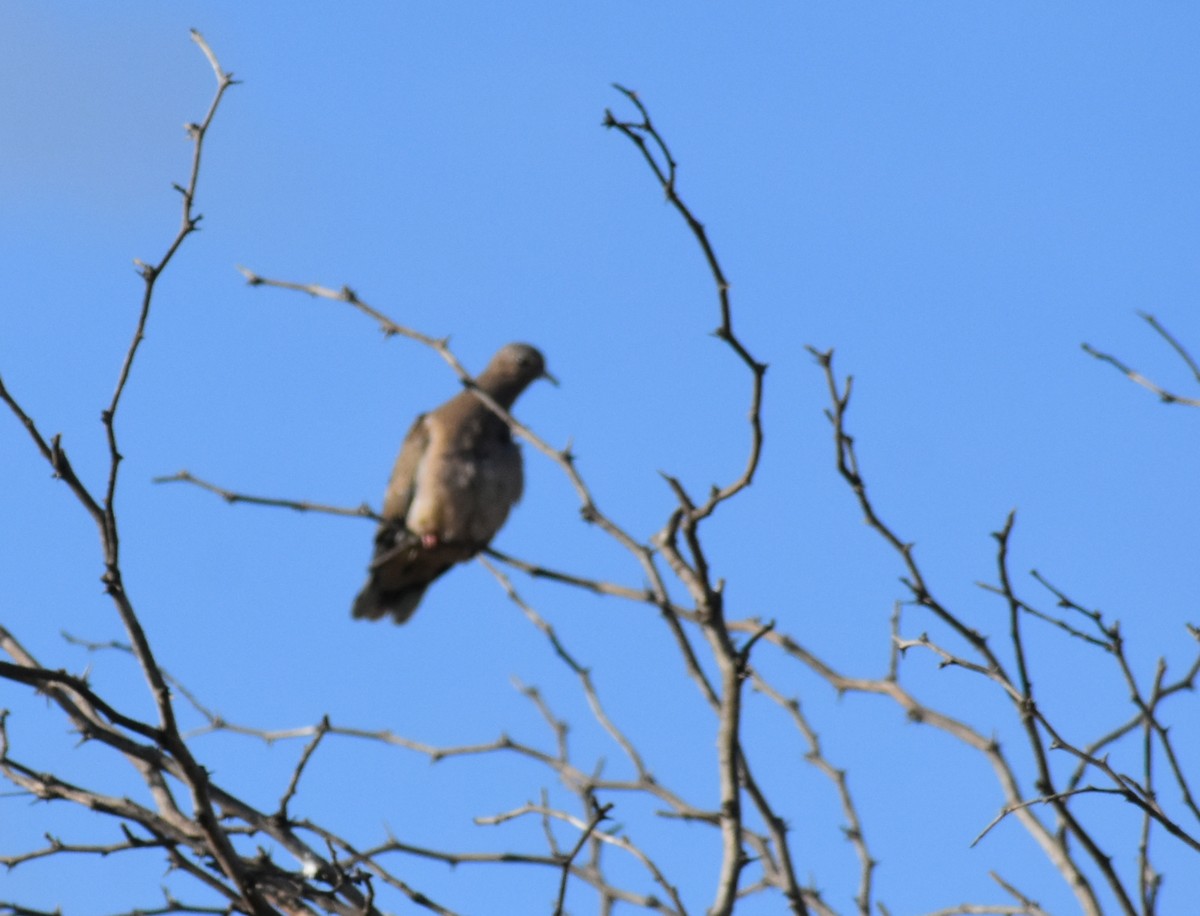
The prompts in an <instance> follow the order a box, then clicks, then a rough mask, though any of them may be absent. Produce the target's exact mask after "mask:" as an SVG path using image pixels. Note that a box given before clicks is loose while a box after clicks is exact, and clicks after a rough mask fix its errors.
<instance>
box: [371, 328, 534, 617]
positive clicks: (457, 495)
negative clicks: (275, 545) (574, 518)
mask: <svg viewBox="0 0 1200 916" xmlns="http://www.w3.org/2000/svg"><path fill="white" fill-rule="evenodd" d="M539 378H545V379H548V380H549V381H551V382H553V383H555V384H557V380H556V379H555V378H554V377H553V376H552V375H550V373H549V372H547V371H546V361H545V359H544V358H543V357H542V354H541V353H540V352H538V351H537V350H536V349H535V348H533V347H531V346H529V345H528V344H522V343H511V344H508V345H507V346H505V347H503V348H502V349H501V350H500V351H499V352H498V353H497V354H496V355H495V356H494V357H492V361H491V362H490V363H488V366H487V368H486V369H484V370H483V372H482V374H480V376H479V377H478V378H476V379H475V383H474V385H475V387H476V388H478V390H479V391H482V392H483V393H485V394H487V395H489V396H490V397H491V398H492V400H494V401H495V402H496V403H497V404H499V405H500V406H501V407H503V408H504V409H505V410H511V409H512V406H513V403H514V402H515V401H516V399H517V396H518V395H519V394H520V393H521V392H522V391H524V390H525V389H526V387H528V386H529V384H530V383H531V382H533V381H535V380H536V379H539ZM523 488H524V473H523V471H522V466H521V449H520V447H519V446H518V445H517V443H516V442H514V441H513V438H512V432H511V430H510V429H509V427H508V424H507V423H506V422H505V421H504V420H502V419H501V418H500V417H499V416H497V415H496V413H495V412H494V411H493V410H492V409H491V408H489V407H488V406H487V405H486V404H484V403H483V401H482V400H480V399H479V398H478V397H477V396H476V395H475V394H474V393H473V392H472V391H471V390H470V388H469V387H468V388H467V389H466V390H464V391H461V392H459V393H458V394H457V395H456V396H455V397H453V398H451V399H450V400H449V401H447V402H446V403H445V404H443V405H441V406H440V407H438V408H436V409H434V410H431V411H430V412H429V413H425V414H422V415H421V416H419V417H417V419H416V421H415V422H414V423H413V425H412V428H411V429H410V430H409V431H408V435H407V436H405V437H404V444H403V445H402V446H401V447H400V455H399V457H397V459H396V465H395V467H394V469H393V470H392V477H391V481H390V482H389V484H388V488H387V493H386V494H385V496H384V501H383V522H382V523H381V524H380V526H379V529H378V531H377V532H376V535H375V553H374V556H373V558H372V560H371V565H370V566H369V567H368V572H369V578H368V579H367V584H366V585H365V586H364V587H363V589H362V591H361V592H359V594H358V597H357V598H356V599H355V600H354V608H353V611H352V613H353V616H354V617H356V618H365V619H367V620H379V619H380V618H382V617H385V616H390V617H391V618H392V620H393V621H395V622H396V623H404V622H405V621H406V620H408V618H409V617H411V616H412V615H413V612H414V611H415V610H416V609H417V605H418V604H420V602H421V597H422V596H423V595H424V594H425V590H426V589H427V588H429V586H430V584H431V583H432V582H433V581H434V580H435V579H437V578H438V577H439V576H441V575H442V574H443V573H445V572H446V571H447V570H448V569H450V568H451V567H452V566H454V564H456V563H461V562H463V561H465V560H469V559H471V557H473V556H475V555H476V554H477V553H479V552H480V551H481V550H483V549H484V548H485V547H487V546H488V544H489V543H490V542H491V540H492V538H493V537H495V536H496V532H498V531H499V530H500V527H501V526H502V525H503V524H504V521H505V519H506V518H508V513H509V510H510V509H512V507H513V505H515V504H516V502H517V500H519V499H520V498H521V491H522V490H523Z"/></svg>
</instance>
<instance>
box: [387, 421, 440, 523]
mask: <svg viewBox="0 0 1200 916" xmlns="http://www.w3.org/2000/svg"><path fill="white" fill-rule="evenodd" d="M427 416H428V414H421V415H420V416H419V417H417V419H416V420H415V421H414V422H413V425H412V428H411V429H409V431H408V435H407V436H405V437H404V444H403V445H402V446H400V454H399V455H398V456H397V458H396V464H395V467H393V468H392V478H391V480H390V481H388V487H387V492H386V493H385V494H384V497H383V517H384V518H385V519H387V520H388V521H389V522H391V523H392V524H393V525H396V524H400V525H403V524H404V518H405V516H406V515H408V508H409V506H411V505H412V502H413V497H414V496H415V495H416V490H417V471H418V470H419V469H420V467H421V459H422V458H424V457H425V452H426V450H427V449H428V448H429V426H428V425H427V424H426V422H425V420H426V417H427Z"/></svg>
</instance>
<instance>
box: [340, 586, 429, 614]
mask: <svg viewBox="0 0 1200 916" xmlns="http://www.w3.org/2000/svg"><path fill="white" fill-rule="evenodd" d="M428 587H429V583H428V582H422V583H420V584H414V585H410V586H407V587H406V588H399V589H392V590H388V591H384V590H382V589H380V588H379V586H378V585H377V584H376V583H375V582H374V581H371V582H368V583H367V584H366V586H365V587H364V588H363V590H362V591H361V592H359V593H358V597H357V598H355V599H354V609H353V611H352V612H351V613H352V614H353V615H354V617H355V618H357V619H366V620H379V619H380V618H381V617H386V616H388V615H391V618H392V620H393V621H395V622H396V623H404V622H405V621H406V620H408V618H409V617H411V616H412V615H413V612H414V611H416V609H417V605H419V604H420V603H421V598H422V597H423V596H424V594H425V589H427V588H428Z"/></svg>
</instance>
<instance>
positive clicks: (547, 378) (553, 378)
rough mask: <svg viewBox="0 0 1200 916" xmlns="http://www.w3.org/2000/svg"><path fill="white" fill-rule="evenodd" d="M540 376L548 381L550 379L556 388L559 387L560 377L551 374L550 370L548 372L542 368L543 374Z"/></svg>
mask: <svg viewBox="0 0 1200 916" xmlns="http://www.w3.org/2000/svg"><path fill="white" fill-rule="evenodd" d="M539 377H540V378H544V379H545V380H546V381H548V382H549V383H550V384H551V385H553V386H554V387H555V388H558V387H559V384H558V379H556V378H555V377H554V376H553V375H551V374H550V373H549V372H547V371H546V370H545V369H543V370H542V374H541V376H539Z"/></svg>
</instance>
